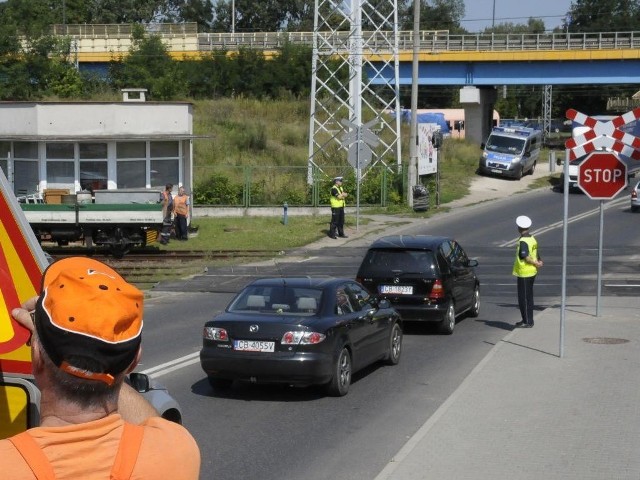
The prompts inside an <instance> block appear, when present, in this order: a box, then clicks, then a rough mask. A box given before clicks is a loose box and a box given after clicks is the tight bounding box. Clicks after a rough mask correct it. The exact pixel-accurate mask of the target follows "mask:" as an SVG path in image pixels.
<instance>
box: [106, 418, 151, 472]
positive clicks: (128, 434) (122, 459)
mask: <svg viewBox="0 0 640 480" xmlns="http://www.w3.org/2000/svg"><path fill="white" fill-rule="evenodd" d="M143 436H144V427H142V426H141V425H134V424H133V423H128V422H124V431H123V432H122V438H121V439H120V446H119V447H118V453H117V455H116V460H115V462H114V463H113V468H112V469H111V477H110V478H111V480H128V479H129V478H131V474H132V473H133V467H135V465H136V461H137V460H138V453H139V452H140V446H141V445H142V437H143Z"/></svg>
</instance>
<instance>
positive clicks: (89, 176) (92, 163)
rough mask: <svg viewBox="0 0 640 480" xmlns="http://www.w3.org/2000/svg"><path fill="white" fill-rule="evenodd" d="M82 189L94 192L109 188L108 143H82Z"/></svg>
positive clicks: (80, 148)
mask: <svg viewBox="0 0 640 480" xmlns="http://www.w3.org/2000/svg"><path fill="white" fill-rule="evenodd" d="M78 153H79V156H80V188H81V189H82V190H89V191H90V192H94V191H96V190H106V189H107V188H108V183H107V179H108V171H109V168H108V163H107V144H106V143H80V144H79V145H78Z"/></svg>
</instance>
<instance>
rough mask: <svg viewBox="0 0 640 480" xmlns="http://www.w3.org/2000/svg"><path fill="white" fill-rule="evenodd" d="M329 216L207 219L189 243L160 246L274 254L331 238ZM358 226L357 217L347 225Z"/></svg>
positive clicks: (195, 223) (197, 221)
mask: <svg viewBox="0 0 640 480" xmlns="http://www.w3.org/2000/svg"><path fill="white" fill-rule="evenodd" d="M329 220H330V217H329V215H315V216H297V215H296V216H289V217H288V218H287V224H286V225H284V223H283V222H282V217H205V218H196V219H194V220H193V225H192V226H193V227H194V228H197V229H198V231H197V234H195V235H192V236H191V237H190V238H189V241H187V242H179V241H177V240H172V241H171V242H170V243H169V245H166V246H160V247H159V248H161V249H169V250H201V251H230V250H233V251H241V250H247V251H255V250H264V251H273V250H277V251H280V250H286V249H290V248H295V247H300V246H303V245H307V244H309V243H313V242H315V241H316V240H319V239H320V238H322V237H324V236H326V235H327V229H328V228H329ZM352 225H355V218H353V219H349V220H348V221H347V224H346V226H347V227H349V226H352Z"/></svg>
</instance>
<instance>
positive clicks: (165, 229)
mask: <svg viewBox="0 0 640 480" xmlns="http://www.w3.org/2000/svg"><path fill="white" fill-rule="evenodd" d="M172 190H173V184H171V183H167V184H166V185H165V187H164V191H163V192H162V193H161V194H160V203H162V218H163V220H162V230H161V232H160V243H161V244H162V245H166V244H167V243H169V239H170V238H171V228H172V227H173V221H172V216H173V195H172V193H171V192H172Z"/></svg>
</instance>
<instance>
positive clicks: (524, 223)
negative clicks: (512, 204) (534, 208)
mask: <svg viewBox="0 0 640 480" xmlns="http://www.w3.org/2000/svg"><path fill="white" fill-rule="evenodd" d="M516 225H517V226H518V227H520V228H529V227H530V226H531V219H530V218H529V217H527V216H526V215H520V216H519V217H518V218H516Z"/></svg>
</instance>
